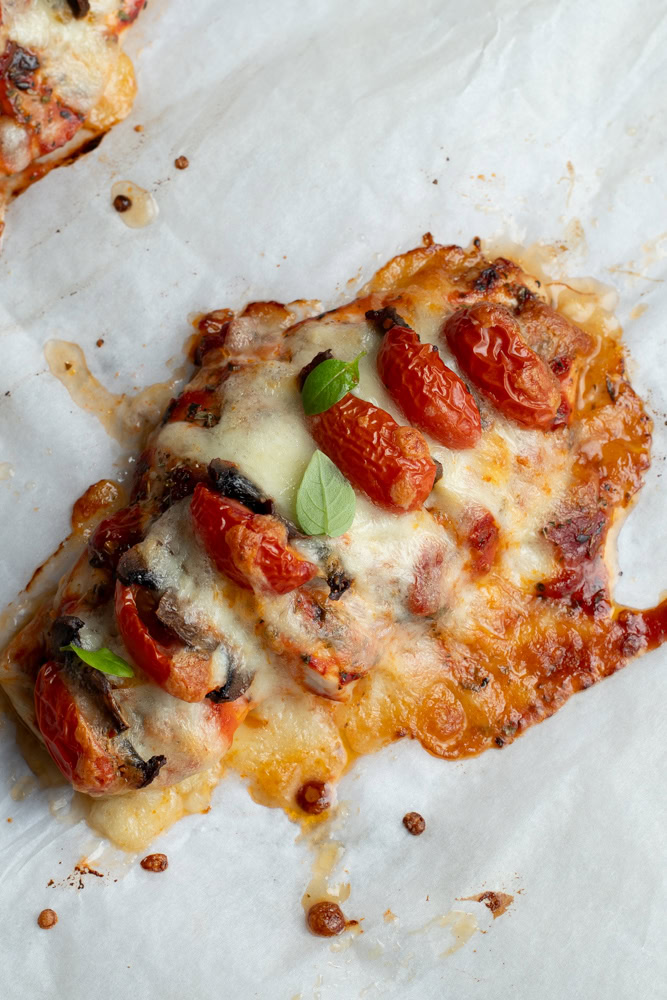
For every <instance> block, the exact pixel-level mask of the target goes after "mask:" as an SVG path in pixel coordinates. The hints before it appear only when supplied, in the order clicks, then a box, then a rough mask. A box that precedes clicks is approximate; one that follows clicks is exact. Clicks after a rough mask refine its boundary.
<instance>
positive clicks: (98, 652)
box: [60, 643, 134, 677]
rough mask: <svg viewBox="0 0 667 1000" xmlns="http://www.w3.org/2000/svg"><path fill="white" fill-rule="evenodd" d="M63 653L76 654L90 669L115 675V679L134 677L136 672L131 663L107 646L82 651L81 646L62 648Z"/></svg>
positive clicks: (70, 645)
mask: <svg viewBox="0 0 667 1000" xmlns="http://www.w3.org/2000/svg"><path fill="white" fill-rule="evenodd" d="M60 652H61V653H65V652H68V653H76V655H77V656H78V657H79V659H80V660H83V662H84V663H86V664H87V665H88V666H89V667H94V668H95V670H101V671H102V673H103V674H113V676H114V677H134V671H133V669H132V667H131V666H130V664H129V663H126V662H125V660H123V659H121V657H120V656H116V654H115V653H112V652H111V650H110V649H107V647H106V646H102V648H101V649H82V648H81V646H73V645H72V643H70V644H69V646H61V647H60Z"/></svg>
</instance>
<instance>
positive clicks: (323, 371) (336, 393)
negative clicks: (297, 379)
mask: <svg viewBox="0 0 667 1000" xmlns="http://www.w3.org/2000/svg"><path fill="white" fill-rule="evenodd" d="M365 354H366V351H362V352H361V354H359V355H357V357H356V358H355V359H354V361H339V360H338V359H337V358H329V360H328V361H323V362H322V364H320V365H318V366H317V368H313V370H312V372H311V373H310V374H309V375H308V377H307V379H306V381H305V382H304V383H303V389H302V390H301V398H302V400H303V408H304V410H305V411H306V413H307V414H308V416H309V417H312V416H314V415H315V414H316V413H324V411H325V410H329V409H330V408H331V407H332V406H333V405H334V403H337V402H338V400H339V399H342V398H343V396H345V395H346V394H347V393H348V392H349V391H350V389H354V387H355V385H359V360H360V359H361V358H363V357H364V356H365Z"/></svg>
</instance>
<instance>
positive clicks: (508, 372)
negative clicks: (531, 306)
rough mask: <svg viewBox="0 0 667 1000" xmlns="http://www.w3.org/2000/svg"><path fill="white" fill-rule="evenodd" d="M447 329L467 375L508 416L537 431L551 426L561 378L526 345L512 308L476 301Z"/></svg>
mask: <svg viewBox="0 0 667 1000" xmlns="http://www.w3.org/2000/svg"><path fill="white" fill-rule="evenodd" d="M443 332H444V334H445V336H446V338H447V342H448V343H449V346H450V348H451V349H452V352H453V353H454V356H455V357H456V360H457V361H458V363H459V364H460V365H461V368H462V369H463V370H464V372H465V373H466V375H468V376H469V378H470V379H471V380H472V381H473V382H474V383H475V385H476V386H477V387H478V389H480V390H481V391H482V392H483V393H484V395H485V396H487V397H488V398H489V399H490V400H491V402H492V403H493V404H494V405H495V406H496V407H497V408H498V409H499V410H500V412H501V413H502V414H504V416H506V417H508V418H509V419H511V420H515V421H516V422H517V423H518V424H521V425H522V426H523V427H531V428H536V429H539V430H548V429H549V428H550V427H551V426H552V425H553V422H554V419H555V417H556V412H557V410H558V407H559V406H560V402H561V393H560V387H559V384H558V380H557V379H556V376H555V375H554V374H553V372H552V371H551V370H550V368H549V367H548V365H547V364H546V363H545V362H544V361H543V360H542V358H541V357H540V356H539V355H538V354H536V353H535V351H533V350H531V348H530V347H528V345H527V344H526V342H525V341H524V339H523V337H522V336H521V331H520V329H519V324H518V323H517V321H516V319H515V318H514V316H513V315H512V313H511V312H510V311H509V309H506V308H505V307H504V306H501V305H498V304H496V303H488V302H478V303H477V304H476V305H473V306H470V308H465V309H459V310H458V312H455V313H454V315H453V316H450V317H449V319H448V320H447V322H446V323H445V326H444V330H443Z"/></svg>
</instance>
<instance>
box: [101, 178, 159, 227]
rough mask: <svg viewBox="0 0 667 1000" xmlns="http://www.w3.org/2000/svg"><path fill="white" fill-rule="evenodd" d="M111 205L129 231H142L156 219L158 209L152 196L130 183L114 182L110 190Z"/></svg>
mask: <svg viewBox="0 0 667 1000" xmlns="http://www.w3.org/2000/svg"><path fill="white" fill-rule="evenodd" d="M128 202H129V204H128ZM111 204H112V205H113V207H114V208H115V209H116V211H117V212H118V213H119V216H120V218H121V219H122V220H123V222H124V223H125V225H126V226H129V227H130V229H142V228H143V227H144V226H149V225H150V224H151V222H155V220H156V219H157V217H158V212H159V209H158V205H157V202H156V200H155V198H154V197H153V195H152V194H151V193H150V191H146V190H145V188H141V187H139V185H138V184H133V183H132V181H116V183H115V184H114V185H113V187H112V188H111Z"/></svg>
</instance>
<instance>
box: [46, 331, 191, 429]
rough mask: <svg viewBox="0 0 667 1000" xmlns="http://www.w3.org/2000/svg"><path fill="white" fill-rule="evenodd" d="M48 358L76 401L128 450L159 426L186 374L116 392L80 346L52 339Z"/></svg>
mask: <svg viewBox="0 0 667 1000" xmlns="http://www.w3.org/2000/svg"><path fill="white" fill-rule="evenodd" d="M44 356H45V358H46V361H47V364H48V366H49V370H50V372H51V374H52V375H54V376H55V378H57V379H58V381H59V382H60V383H61V385H63V386H64V387H65V388H66V389H67V392H68V393H69V395H70V397H71V399H72V401H73V402H74V403H76V405H77V406H79V407H81V409H83V410H86V411H87V412H88V413H92V415H93V416H94V417H96V419H97V420H99V422H100V423H101V424H102V426H103V427H104V429H105V431H106V432H107V434H108V435H109V436H110V437H112V438H113V439H114V440H115V441H118V442H119V443H120V444H123V445H125V446H126V447H136V446H137V444H139V443H140V442H141V441H142V440H143V439H144V438H145V437H146V436H147V435H148V433H149V431H151V430H152V429H153V428H154V427H155V426H156V424H157V423H158V421H159V419H160V417H161V416H162V413H163V411H164V409H165V407H166V406H167V403H168V402H169V400H170V399H171V397H172V396H173V395H174V391H175V389H176V387H177V386H178V384H179V383H180V381H181V380H182V378H183V377H184V375H185V369H184V368H178V369H176V370H175V372H174V374H173V376H172V377H171V379H169V380H168V381H166V382H156V383H154V384H153V385H149V386H146V388H145V389H141V390H140V391H138V392H137V393H136V394H135V395H129V394H127V393H124V392H123V393H113V392H110V391H109V390H108V389H107V388H105V386H103V385H102V383H101V382H100V381H98V379H96V378H95V376H94V375H93V374H92V373H91V371H90V369H89V368H88V365H87V363H86V358H85V355H84V353H83V351H82V350H81V348H80V347H79V345H78V344H74V343H71V342H70V341H67V340H49V341H47V343H46V344H45V345H44Z"/></svg>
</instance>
